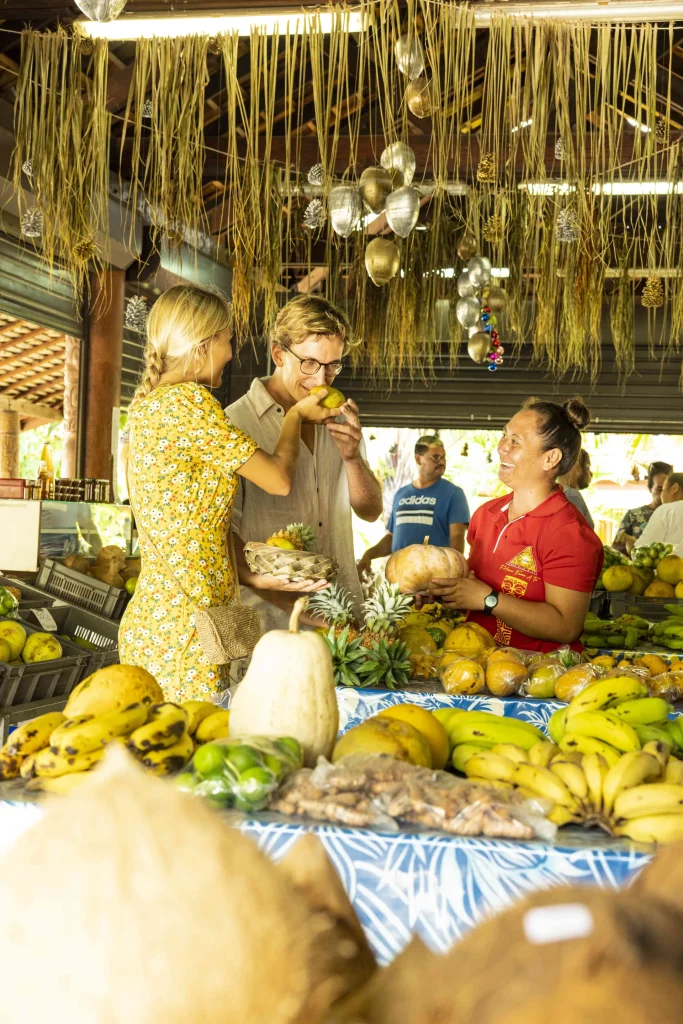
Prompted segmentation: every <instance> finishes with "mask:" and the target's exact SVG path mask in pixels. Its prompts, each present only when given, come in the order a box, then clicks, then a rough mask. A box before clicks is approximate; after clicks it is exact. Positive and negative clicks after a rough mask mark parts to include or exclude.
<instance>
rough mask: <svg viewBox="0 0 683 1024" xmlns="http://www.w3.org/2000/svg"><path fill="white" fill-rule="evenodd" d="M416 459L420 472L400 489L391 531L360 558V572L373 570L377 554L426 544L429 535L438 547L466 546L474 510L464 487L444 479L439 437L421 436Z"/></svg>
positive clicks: (442, 450) (388, 525)
mask: <svg viewBox="0 0 683 1024" xmlns="http://www.w3.org/2000/svg"><path fill="white" fill-rule="evenodd" d="M415 462H416V464H417V476H416V477H415V479H414V480H413V482H412V483H411V484H408V485H407V486H406V487H401V488H400V489H399V490H398V491H397V492H396V495H395V496H394V504H393V508H392V510H391V515H390V516H389V521H388V523H387V532H386V534H385V535H384V537H382V539H381V541H380V542H379V543H378V544H375V546H374V547H372V548H368V550H367V551H366V552H365V554H364V555H363V557H362V558H361V559H360V561H359V562H358V570H359V572H360V573H363V572H367V571H369V569H370V563H371V561H372V560H373V558H382V557H384V556H386V555H390V554H391V552H392V551H398V550H399V549H400V548H407V547H408V545H410V544H422V543H423V541H424V539H425V537H427V536H428V537H429V543H430V544H435V545H436V546H437V547H443V548H447V547H452V548H457V550H458V551H464V550H465V531H466V529H467V525H468V523H469V521H470V510H469V507H468V505H467V498H466V497H465V492H464V491H463V490H462V488H461V487H456V486H455V484H452V483H450V482H449V481H448V480H444V479H442V478H443V475H444V472H445V470H446V452H445V451H444V447H443V444H442V443H441V441H440V440H439V438H438V437H436V436H426V437H421V438H419V440H418V441H417V443H416V445H415Z"/></svg>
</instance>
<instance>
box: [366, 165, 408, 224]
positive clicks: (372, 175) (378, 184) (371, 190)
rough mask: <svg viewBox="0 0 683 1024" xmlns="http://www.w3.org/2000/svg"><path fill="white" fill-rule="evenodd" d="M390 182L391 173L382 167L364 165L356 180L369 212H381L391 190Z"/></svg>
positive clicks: (391, 179) (391, 180) (391, 181)
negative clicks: (358, 178)
mask: <svg viewBox="0 0 683 1024" xmlns="http://www.w3.org/2000/svg"><path fill="white" fill-rule="evenodd" d="M399 173H400V172H399ZM401 177H402V175H401ZM392 184H393V178H392V175H391V174H390V172H389V171H387V170H386V169H385V168H384V167H366V169H365V170H364V171H363V173H362V174H361V176H360V181H359V182H358V191H359V192H360V197H361V199H362V200H363V203H364V205H365V206H366V207H367V208H368V210H370V212H371V213H377V214H380V213H381V212H382V210H383V209H384V204H385V203H386V201H387V196H388V195H389V193H390V192H391V190H392Z"/></svg>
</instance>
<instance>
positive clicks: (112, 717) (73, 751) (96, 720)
mask: <svg viewBox="0 0 683 1024" xmlns="http://www.w3.org/2000/svg"><path fill="white" fill-rule="evenodd" d="M148 713H149V709H148V708H147V705H146V704H141V703H140V702H137V703H135V704H129V705H128V707H125V708H118V709H117V710H116V711H110V712H109V713H108V714H106V715H98V716H97V717H92V718H89V719H88V720H87V721H85V722H81V723H80V724H79V725H74V721H76V720H75V719H72V720H71V721H70V722H65V723H64V725H60V726H59V727H58V728H57V729H55V731H54V732H53V733H52V735H51V736H50V749H51V750H52V753H53V754H62V755H65V756H71V757H76V756H77V755H78V754H89V753H90V751H91V750H100V749H101V748H102V747H105V746H106V745H107V743H110V742H111V741H112V740H114V739H116V738H117V737H118V736H128V735H129V734H130V733H132V732H133V730H134V729H137V728H138V727H139V726H141V725H143V724H144V723H145V722H146V721H147V715H148Z"/></svg>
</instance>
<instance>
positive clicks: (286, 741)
mask: <svg viewBox="0 0 683 1024" xmlns="http://www.w3.org/2000/svg"><path fill="white" fill-rule="evenodd" d="M274 746H276V747H277V749H278V750H281V751H282V753H283V754H286V756H287V760H288V761H290V762H293V763H294V764H295V765H296V767H297V768H300V767H301V766H302V765H303V763H304V755H303V751H302V750H301V744H300V743H299V741H298V740H295V739H294V737H293V736H281V737H280V739H279V740H275V742H274Z"/></svg>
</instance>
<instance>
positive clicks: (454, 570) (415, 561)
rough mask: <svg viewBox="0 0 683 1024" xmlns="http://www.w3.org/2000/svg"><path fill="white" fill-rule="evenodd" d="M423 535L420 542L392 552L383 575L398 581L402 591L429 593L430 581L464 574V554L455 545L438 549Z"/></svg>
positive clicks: (391, 581)
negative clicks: (422, 539) (423, 537)
mask: <svg viewBox="0 0 683 1024" xmlns="http://www.w3.org/2000/svg"><path fill="white" fill-rule="evenodd" d="M428 542H429V537H425V539H424V542H423V543H422V544H410V545H409V546H408V547H407V548H401V550H400V551H394V553H393V555H391V556H390V558H389V561H388V562H387V565H386V569H385V570H384V571H385V574H386V577H387V579H388V580H389V582H390V583H398V585H399V587H400V588H401V591H402V592H403V593H404V594H426V593H429V584H430V581H431V580H446V579H451V580H452V579H459V578H460V577H461V576H466V575H467V571H468V569H467V562H466V560H465V556H464V555H462V554H461V553H460V552H459V551H456V550H455V548H438V547H436V546H435V545H434V544H429V543H428Z"/></svg>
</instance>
